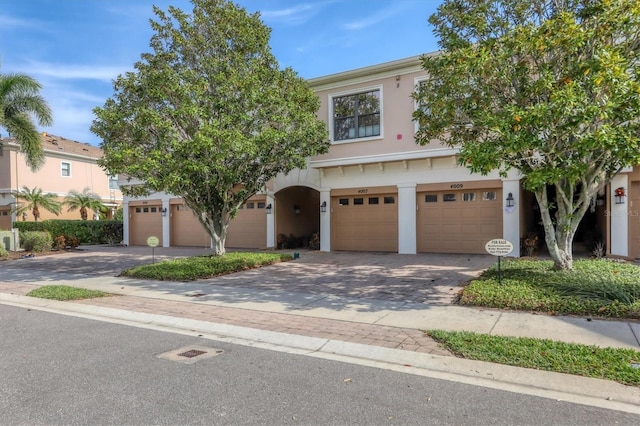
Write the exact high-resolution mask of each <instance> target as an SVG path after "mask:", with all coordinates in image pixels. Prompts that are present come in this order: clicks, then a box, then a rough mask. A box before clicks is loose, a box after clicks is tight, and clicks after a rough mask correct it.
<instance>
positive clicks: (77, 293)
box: [27, 285, 109, 300]
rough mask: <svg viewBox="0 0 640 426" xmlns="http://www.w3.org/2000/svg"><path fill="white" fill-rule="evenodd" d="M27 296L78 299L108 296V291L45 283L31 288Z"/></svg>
mask: <svg viewBox="0 0 640 426" xmlns="http://www.w3.org/2000/svg"><path fill="white" fill-rule="evenodd" d="M27 296H31V297H39V298H41V299H54V300H79V299H92V298H94V297H104V296H109V293H105V292H102V291H97V290H87V289H86V288H77V287H69V286H66V285H45V286H42V287H39V288H36V289H34V290H31V291H30V292H29V293H27Z"/></svg>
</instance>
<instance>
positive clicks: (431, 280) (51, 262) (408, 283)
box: [2, 246, 495, 304]
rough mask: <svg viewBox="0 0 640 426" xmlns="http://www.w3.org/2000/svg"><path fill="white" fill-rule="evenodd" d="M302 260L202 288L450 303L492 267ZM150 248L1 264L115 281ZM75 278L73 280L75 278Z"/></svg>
mask: <svg viewBox="0 0 640 426" xmlns="http://www.w3.org/2000/svg"><path fill="white" fill-rule="evenodd" d="M207 252H208V251H207V250H205V249H202V248H179V247H172V248H156V249H155V250H154V253H153V255H154V258H155V259H154V260H155V261H156V262H157V261H160V260H164V259H170V258H176V257H184V256H193V255H198V254H204V253H207ZM299 253H300V258H299V259H297V260H295V261H292V262H286V263H281V264H276V265H272V266H268V267H264V268H259V269H254V270H250V271H243V272H239V273H236V274H231V275H225V276H221V277H216V278H212V279H208V280H202V281H201V282H202V284H203V285H214V286H215V285H220V286H231V287H245V288H258V289H265V290H281V291H289V292H305V293H312V294H326V295H335V296H340V297H352V298H368V299H377V300H389V301H399V302H400V301H401V302H418V303H428V304H449V303H452V302H453V301H454V300H455V298H456V296H457V294H458V292H459V291H460V290H461V286H460V285H461V284H464V283H465V282H467V281H469V280H470V279H472V278H473V277H475V276H477V275H478V274H479V273H480V272H481V271H482V270H484V269H485V268H487V267H488V266H490V265H491V264H492V263H493V262H495V258H494V257H493V256H489V255H450V254H417V255H401V254H395V253H362V252H332V253H324V252H317V251H304V250H301V251H299ZM151 261H152V251H151V249H150V248H149V247H108V246H83V247H81V250H78V251H77V252H70V253H63V254H58V255H52V256H42V257H36V258H33V259H21V260H13V261H7V262H3V264H2V266H3V268H4V267H8V268H11V269H13V270H16V269H19V270H20V273H21V274H22V275H23V277H24V280H25V281H31V280H32V279H30V278H33V277H35V275H37V274H42V271H47V272H48V273H50V274H52V275H56V276H60V275H66V274H69V275H76V274H78V275H90V276H95V275H107V276H114V275H117V274H119V273H120V271H121V270H122V269H124V268H128V267H131V266H134V265H139V264H145V263H151ZM76 276H77V275H76Z"/></svg>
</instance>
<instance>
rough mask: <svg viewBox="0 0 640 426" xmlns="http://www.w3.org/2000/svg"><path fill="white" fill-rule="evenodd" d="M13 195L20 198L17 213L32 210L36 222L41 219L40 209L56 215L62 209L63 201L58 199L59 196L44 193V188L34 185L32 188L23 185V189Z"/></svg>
mask: <svg viewBox="0 0 640 426" xmlns="http://www.w3.org/2000/svg"><path fill="white" fill-rule="evenodd" d="M13 196H14V197H16V199H17V200H18V205H17V207H16V213H17V214H18V215H21V214H22V213H26V212H28V211H31V214H32V215H33V220H34V221H36V222H37V221H38V219H40V209H44V210H47V211H49V212H51V213H53V214H55V215H56V216H58V215H59V214H60V212H61V211H62V203H60V202H59V201H58V196H57V195H56V194H51V193H44V192H42V188H38V187H34V188H33V189H30V188H29V187H27V186H23V187H22V190H21V191H17V192H14V193H13Z"/></svg>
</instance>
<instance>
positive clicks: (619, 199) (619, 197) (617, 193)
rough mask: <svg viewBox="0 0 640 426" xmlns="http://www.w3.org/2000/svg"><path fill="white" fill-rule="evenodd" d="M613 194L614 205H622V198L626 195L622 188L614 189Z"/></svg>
mask: <svg viewBox="0 0 640 426" xmlns="http://www.w3.org/2000/svg"><path fill="white" fill-rule="evenodd" d="M614 193H615V197H616V204H624V198H625V197H626V196H627V194H625V191H624V188H623V187H620V188H616V189H615V191H614Z"/></svg>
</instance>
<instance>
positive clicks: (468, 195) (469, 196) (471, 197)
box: [462, 192, 476, 201]
mask: <svg viewBox="0 0 640 426" xmlns="http://www.w3.org/2000/svg"><path fill="white" fill-rule="evenodd" d="M462 200H463V201H475V200H476V193H475V192H465V193H464V194H462Z"/></svg>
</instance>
